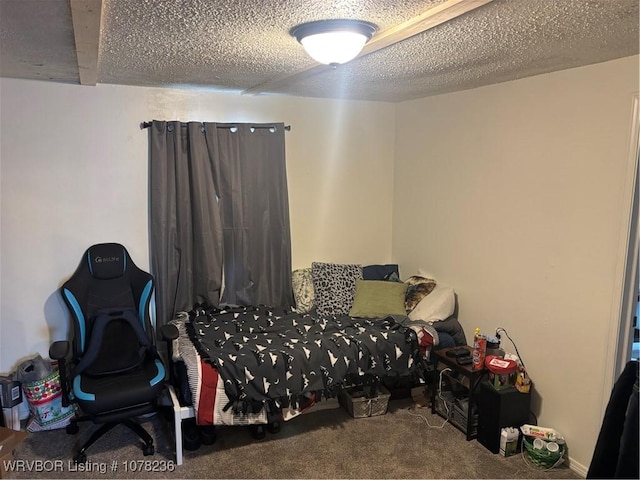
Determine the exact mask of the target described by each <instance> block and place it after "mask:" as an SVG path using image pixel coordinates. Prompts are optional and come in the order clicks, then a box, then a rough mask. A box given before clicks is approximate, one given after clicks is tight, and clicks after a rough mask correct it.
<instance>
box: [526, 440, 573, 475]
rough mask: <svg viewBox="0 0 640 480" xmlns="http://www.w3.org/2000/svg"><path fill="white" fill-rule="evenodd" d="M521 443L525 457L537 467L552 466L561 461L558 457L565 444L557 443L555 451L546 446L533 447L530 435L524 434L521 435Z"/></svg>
mask: <svg viewBox="0 0 640 480" xmlns="http://www.w3.org/2000/svg"><path fill="white" fill-rule="evenodd" d="M522 445H523V446H524V451H525V455H526V456H527V458H529V460H531V462H532V463H533V464H534V465H536V466H538V467H543V468H553V467H555V466H556V465H557V464H560V463H562V462H561V461H560V459H561V458H562V456H563V455H564V451H565V445H558V447H559V448H558V451H557V452H551V451H549V450H547V449H546V448H534V446H533V441H532V437H527V436H526V435H523V437H522Z"/></svg>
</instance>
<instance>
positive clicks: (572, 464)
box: [569, 457, 589, 478]
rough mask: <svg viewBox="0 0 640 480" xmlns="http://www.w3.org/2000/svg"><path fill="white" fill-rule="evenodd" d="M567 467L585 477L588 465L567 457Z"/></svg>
mask: <svg viewBox="0 0 640 480" xmlns="http://www.w3.org/2000/svg"><path fill="white" fill-rule="evenodd" d="M569 468H570V469H571V470H573V471H574V472H576V473H577V474H578V475H580V476H581V477H582V478H587V472H588V471H589V468H588V467H585V466H584V465H582V464H581V463H579V462H576V461H575V460H574V459H573V458H571V457H569Z"/></svg>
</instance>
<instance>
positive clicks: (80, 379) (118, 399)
mask: <svg viewBox="0 0 640 480" xmlns="http://www.w3.org/2000/svg"><path fill="white" fill-rule="evenodd" d="M153 290H154V283H153V278H152V276H151V275H150V274H148V273H147V272H144V271H143V270H140V269H139V268H138V267H137V266H136V265H135V264H134V263H133V261H132V260H131V257H130V256H129V253H128V252H127V250H126V248H125V247H124V246H122V245H120V244H118V243H101V244H97V245H93V246H91V247H89V248H88V249H87V250H86V252H85V254H84V256H83V258H82V260H81V262H80V265H79V266H78V268H77V270H76V271H75V273H74V274H73V275H72V276H71V278H69V280H67V281H66V282H65V283H64V285H63V286H62V288H61V293H62V297H63V299H64V302H65V303H66V305H67V307H68V308H69V311H70V312H71V316H72V318H73V329H72V330H73V334H74V335H73V339H72V340H71V341H66V340H65V341H57V342H54V343H53V344H52V345H51V348H50V350H49V356H50V357H51V358H52V359H54V360H58V365H59V369H60V380H61V386H62V390H63V392H62V402H63V405H64V406H67V405H69V404H70V403H77V405H78V406H79V407H80V411H81V415H80V416H78V417H76V418H74V419H73V420H72V421H71V424H70V425H68V426H67V433H71V434H73V433H77V432H78V425H77V423H78V422H80V421H85V420H91V421H93V422H94V423H97V424H102V425H101V427H100V428H99V429H98V430H96V431H95V432H94V433H93V434H92V435H91V436H90V438H89V440H88V441H87V442H86V443H85V444H84V445H83V446H82V447H81V448H80V450H79V451H78V452H77V454H76V455H75V456H74V460H75V461H76V462H77V463H84V462H85V461H86V450H87V448H89V447H90V446H91V445H92V444H93V443H95V442H96V441H97V440H98V439H99V438H100V437H102V436H103V435H104V434H105V433H107V432H108V431H109V430H111V429H112V428H113V427H114V426H116V425H117V424H119V423H122V424H123V425H125V426H127V427H128V428H130V429H131V430H132V431H133V432H135V433H136V434H137V435H138V436H139V437H140V438H141V439H142V440H143V442H144V447H143V453H144V455H145V456H146V455H153V454H154V452H155V449H154V446H153V439H152V438H151V436H150V435H149V433H147V431H146V430H145V429H144V428H143V427H142V426H140V424H139V423H137V422H136V421H135V420H134V417H137V416H139V415H143V414H146V413H150V412H152V411H154V410H156V409H157V402H158V399H159V397H160V396H161V395H162V393H163V391H164V388H165V367H164V365H163V362H162V360H161V358H160V356H159V355H158V353H157V351H156V346H155V335H154V332H153V326H152V323H151V320H150V317H149V302H150V300H151V295H152V293H153ZM176 333H177V332H176Z"/></svg>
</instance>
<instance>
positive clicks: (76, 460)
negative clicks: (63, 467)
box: [73, 452, 87, 463]
mask: <svg viewBox="0 0 640 480" xmlns="http://www.w3.org/2000/svg"><path fill="white" fill-rule="evenodd" d="M73 462H74V463H86V462H87V455H86V454H84V453H82V452H79V453H77V454H76V456H75V457H73Z"/></svg>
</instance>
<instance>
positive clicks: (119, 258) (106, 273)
mask: <svg viewBox="0 0 640 480" xmlns="http://www.w3.org/2000/svg"><path fill="white" fill-rule="evenodd" d="M87 262H88V264H89V272H91V276H92V277H94V278H98V279H101V280H108V279H111V278H118V277H121V276H122V275H123V274H124V272H125V271H126V269H127V250H126V249H125V248H124V247H123V246H122V245H120V244H119V243H99V244H97V245H93V246H92V247H89V249H88V250H87Z"/></svg>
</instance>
